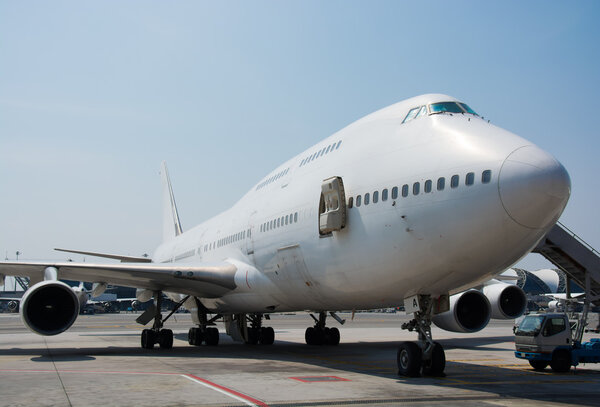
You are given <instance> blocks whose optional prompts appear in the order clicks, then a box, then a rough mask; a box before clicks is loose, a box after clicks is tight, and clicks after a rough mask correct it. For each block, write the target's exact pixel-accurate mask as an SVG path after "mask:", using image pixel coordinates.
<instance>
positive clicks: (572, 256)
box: [533, 222, 600, 306]
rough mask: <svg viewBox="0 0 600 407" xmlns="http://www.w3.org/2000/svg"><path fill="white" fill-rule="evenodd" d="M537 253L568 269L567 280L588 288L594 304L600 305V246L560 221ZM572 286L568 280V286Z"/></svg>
mask: <svg viewBox="0 0 600 407" xmlns="http://www.w3.org/2000/svg"><path fill="white" fill-rule="evenodd" d="M533 252H534V253H539V254H541V255H542V256H544V257H545V258H546V259H548V260H549V261H550V262H551V263H553V264H554V265H556V266H557V267H558V268H560V269H561V270H562V271H564V272H565V274H566V275H567V280H571V281H573V282H575V283H576V284H577V285H579V286H580V287H582V288H584V290H586V293H587V295H590V299H591V303H592V304H594V305H596V306H600V253H599V252H598V251H597V250H596V249H594V248H593V247H592V246H590V245H589V244H587V243H586V242H585V241H584V240H583V239H581V238H580V237H579V236H577V235H576V234H575V233H574V232H573V231H571V230H570V229H569V228H567V227H566V226H565V225H563V224H562V223H560V222H557V223H556V225H554V227H552V229H550V231H549V232H548V233H547V234H546V236H544V238H543V239H542V240H541V241H540V242H539V243H538V245H537V247H536V248H535V249H534V250H533ZM586 280H587V282H586ZM586 283H587V284H586ZM569 285H570V284H568V283H567V287H569ZM586 285H587V286H586Z"/></svg>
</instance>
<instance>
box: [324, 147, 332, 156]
mask: <svg viewBox="0 0 600 407" xmlns="http://www.w3.org/2000/svg"><path fill="white" fill-rule="evenodd" d="M329 150H331V146H327V150H325V154H327V153H329Z"/></svg>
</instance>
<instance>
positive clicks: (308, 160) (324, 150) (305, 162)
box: [300, 140, 342, 167]
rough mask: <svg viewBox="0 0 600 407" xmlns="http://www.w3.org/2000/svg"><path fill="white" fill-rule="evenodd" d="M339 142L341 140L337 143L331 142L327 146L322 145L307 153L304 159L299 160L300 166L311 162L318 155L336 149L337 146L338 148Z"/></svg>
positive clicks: (340, 142)
mask: <svg viewBox="0 0 600 407" xmlns="http://www.w3.org/2000/svg"><path fill="white" fill-rule="evenodd" d="M340 144H342V140H340V141H338V142H337V143H333V144H331V145H329V146H327V147H323V149H321V150H319V151H317V152H315V153H313V154H311V155H309V156H308V157H306V158H305V159H304V160H302V161H301V162H300V167H302V166H303V165H306V164H308V163H309V162H311V161H313V160H316V159H317V158H319V157H322V156H324V155H325V154H329V153H331V152H332V151H333V150H337V149H338V148H340Z"/></svg>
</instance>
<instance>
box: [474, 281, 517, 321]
mask: <svg viewBox="0 0 600 407" xmlns="http://www.w3.org/2000/svg"><path fill="white" fill-rule="evenodd" d="M483 293H484V294H485V296H486V297H487V298H488V300H489V301H490V305H491V307H492V318H494V319H514V318H518V317H520V316H521V315H523V313H524V312H525V309H526V308H527V296H526V295H525V292H524V291H523V290H522V289H520V288H519V287H517V286H516V285H511V284H506V283H502V282H498V283H495V284H490V285H486V286H484V287H483Z"/></svg>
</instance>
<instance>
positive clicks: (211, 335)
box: [188, 298, 221, 346]
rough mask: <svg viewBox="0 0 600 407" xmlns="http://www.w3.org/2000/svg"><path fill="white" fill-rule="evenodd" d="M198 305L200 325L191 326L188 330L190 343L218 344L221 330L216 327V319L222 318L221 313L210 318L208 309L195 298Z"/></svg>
mask: <svg viewBox="0 0 600 407" xmlns="http://www.w3.org/2000/svg"><path fill="white" fill-rule="evenodd" d="M194 299H195V301H196V307H197V316H198V321H197V322H198V327H193V328H190V330H189V331H188V343H189V344H190V345H193V346H200V345H202V344H203V343H204V344H206V345H208V346H217V345H218V344H219V330H218V329H217V328H215V327H214V326H211V325H215V321H216V320H217V319H219V318H221V315H220V314H217V315H215V316H214V317H213V318H211V319H210V320H209V319H208V310H207V309H206V308H205V307H204V305H202V303H201V302H200V301H199V300H198V299H197V298H194Z"/></svg>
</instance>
